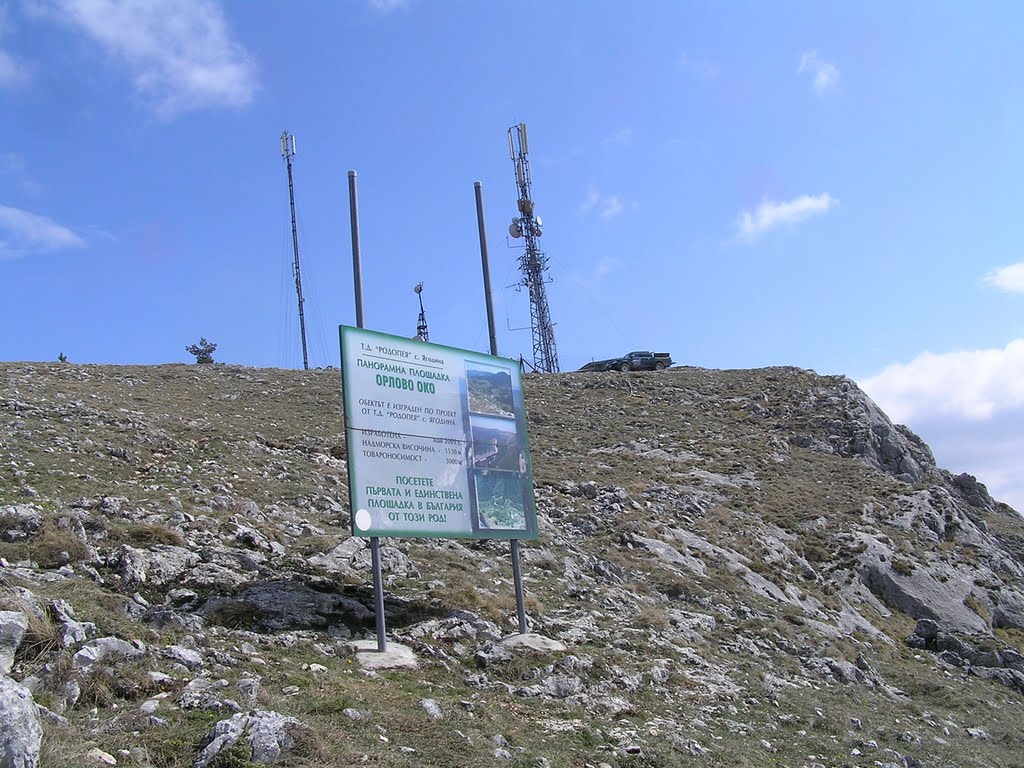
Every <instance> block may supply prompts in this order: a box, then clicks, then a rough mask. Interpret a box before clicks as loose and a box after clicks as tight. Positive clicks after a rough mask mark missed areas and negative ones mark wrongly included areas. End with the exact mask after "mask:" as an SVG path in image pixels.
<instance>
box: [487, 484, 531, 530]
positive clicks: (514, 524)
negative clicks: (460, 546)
mask: <svg viewBox="0 0 1024 768" xmlns="http://www.w3.org/2000/svg"><path fill="white" fill-rule="evenodd" d="M474 480H475V485H476V509H477V523H478V525H479V527H480V529H482V530H488V529H490V530H494V529H501V528H503V529H508V530H520V531H521V530H525V529H526V501H525V498H524V496H523V478H522V475H520V474H519V473H518V472H500V471H497V470H483V471H482V472H479V473H477V474H476V477H475V478H474Z"/></svg>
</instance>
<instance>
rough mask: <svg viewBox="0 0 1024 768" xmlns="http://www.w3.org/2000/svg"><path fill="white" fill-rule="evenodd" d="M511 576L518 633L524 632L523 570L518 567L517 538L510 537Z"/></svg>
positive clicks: (523, 633)
mask: <svg viewBox="0 0 1024 768" xmlns="http://www.w3.org/2000/svg"><path fill="white" fill-rule="evenodd" d="M512 576H513V579H514V580H515V583H516V613H518V614H519V634H520V635H525V634H526V604H525V602H524V601H523V571H522V569H521V568H520V567H519V539H512Z"/></svg>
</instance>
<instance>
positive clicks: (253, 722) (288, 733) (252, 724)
mask: <svg viewBox="0 0 1024 768" xmlns="http://www.w3.org/2000/svg"><path fill="white" fill-rule="evenodd" d="M301 727H302V723H300V722H299V721H298V720H296V719H295V718H294V717H285V716H284V715H282V714H279V713H278V712H271V711H267V710H253V711H251V712H239V713H238V714H237V715H233V716H232V717H229V718H228V719H227V720H221V721H220V722H219V723H217V724H216V725H215V726H214V727H213V731H211V732H210V734H209V735H208V736H207V737H206V739H204V744H203V748H202V749H201V750H200V752H199V757H198V758H197V759H196V762H195V768H206V766H208V765H209V764H210V763H211V762H212V761H213V759H214V757H216V755H217V753H219V752H220V751H221V750H223V749H227V748H229V747H231V746H233V745H234V744H236V743H237V742H238V741H239V740H241V739H245V741H247V742H248V743H249V745H250V746H251V747H252V758H251V760H252V762H254V763H273V762H276V761H277V759H278V758H280V757H281V755H282V754H283V753H284V752H286V751H288V750H289V749H291V748H292V747H293V746H295V740H294V738H293V737H292V733H294V732H295V730H297V729H299V728H301Z"/></svg>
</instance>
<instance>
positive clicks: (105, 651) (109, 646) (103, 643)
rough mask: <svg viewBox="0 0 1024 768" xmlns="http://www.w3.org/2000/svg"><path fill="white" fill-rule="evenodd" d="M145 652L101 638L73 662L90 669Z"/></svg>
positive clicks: (137, 646)
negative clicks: (108, 658) (108, 660)
mask: <svg viewBox="0 0 1024 768" xmlns="http://www.w3.org/2000/svg"><path fill="white" fill-rule="evenodd" d="M145 652H146V649H145V646H143V645H142V643H140V642H138V641H137V640H136V641H135V642H134V643H129V642H128V641H126V640H122V639H120V638H118V637H100V638H97V639H96V640H92V641H90V642H88V643H86V644H85V645H84V646H83V647H82V650H80V651H79V652H78V653H76V654H75V655H74V657H73V658H72V660H73V661H74V663H75V666H77V667H78V668H79V669H89V668H90V667H92V665H93V664H95V663H96V662H98V661H101V660H103V659H104V658H106V657H107V656H118V657H121V658H126V659H134V658H138V657H139V656H142V655H143V654H144V653H145ZM0 768H2V767H0Z"/></svg>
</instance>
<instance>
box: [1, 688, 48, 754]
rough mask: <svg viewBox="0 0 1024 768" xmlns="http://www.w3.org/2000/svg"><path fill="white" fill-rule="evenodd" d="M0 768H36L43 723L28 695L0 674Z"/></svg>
mask: <svg viewBox="0 0 1024 768" xmlns="http://www.w3.org/2000/svg"><path fill="white" fill-rule="evenodd" d="M0 723H3V727H2V728H0V768H37V766H38V765H39V748H40V746H41V745H42V742H43V726H42V724H41V723H40V722H39V711H38V708H37V707H36V704H35V702H34V701H33V700H32V694H31V693H29V691H28V689H27V688H25V687H24V686H22V685H20V684H18V683H16V682H15V681H14V680H12V679H11V678H9V677H4V676H0Z"/></svg>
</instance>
